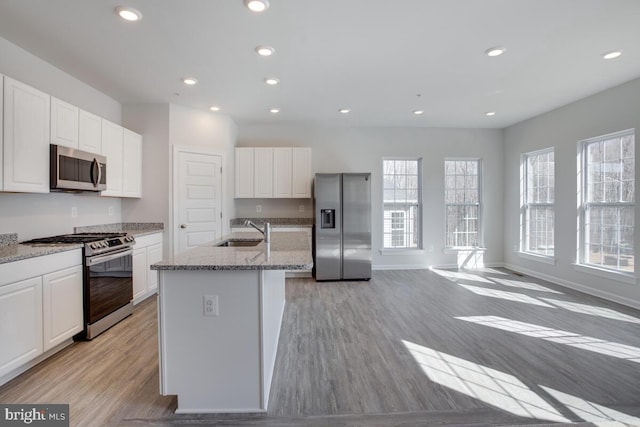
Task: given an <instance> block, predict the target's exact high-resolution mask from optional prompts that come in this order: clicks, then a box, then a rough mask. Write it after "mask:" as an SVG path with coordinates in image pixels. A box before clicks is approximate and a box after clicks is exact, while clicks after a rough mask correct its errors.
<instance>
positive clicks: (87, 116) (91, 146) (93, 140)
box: [78, 110, 102, 154]
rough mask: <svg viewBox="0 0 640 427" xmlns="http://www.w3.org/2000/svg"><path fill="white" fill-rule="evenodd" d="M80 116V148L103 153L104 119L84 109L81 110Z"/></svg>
mask: <svg viewBox="0 0 640 427" xmlns="http://www.w3.org/2000/svg"><path fill="white" fill-rule="evenodd" d="M78 117H79V126H78V148H79V149H80V150H82V151H88V152H89V153H94V154H102V119H101V118H100V116H96V115H95V114H91V113H89V112H87V111H84V110H80V112H79V114H78Z"/></svg>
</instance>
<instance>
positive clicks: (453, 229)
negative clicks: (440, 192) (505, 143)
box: [444, 159, 481, 248]
mask: <svg viewBox="0 0 640 427" xmlns="http://www.w3.org/2000/svg"><path fill="white" fill-rule="evenodd" d="M444 180H445V182H444V185H445V187H444V198H445V220H446V237H445V238H446V242H445V244H446V247H447V248H469V247H478V246H480V245H481V235H480V160H478V159H452V160H445V162H444Z"/></svg>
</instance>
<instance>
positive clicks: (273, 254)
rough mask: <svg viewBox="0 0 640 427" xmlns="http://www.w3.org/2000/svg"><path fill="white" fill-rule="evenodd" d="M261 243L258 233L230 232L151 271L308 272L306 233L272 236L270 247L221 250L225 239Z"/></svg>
mask: <svg viewBox="0 0 640 427" xmlns="http://www.w3.org/2000/svg"><path fill="white" fill-rule="evenodd" d="M229 239H233V240H262V234H260V233H258V232H255V233H250V232H237V233H231V234H228V235H226V236H223V237H221V238H220V239H217V240H214V241H212V242H209V243H207V244H204V245H201V246H198V247H196V248H193V249H189V250H187V251H185V252H183V253H181V254H178V255H176V256H174V257H170V258H166V259H164V260H163V261H161V262H159V263H156V264H153V265H152V266H151V269H152V270H309V269H311V268H312V267H313V258H312V256H311V242H309V237H308V235H307V233H305V232H299V231H298V232H281V233H271V242H270V243H269V244H267V243H265V242H264V241H261V242H260V243H259V244H258V245H257V246H236V247H218V246H216V245H217V244H219V243H221V242H224V241H225V240H229Z"/></svg>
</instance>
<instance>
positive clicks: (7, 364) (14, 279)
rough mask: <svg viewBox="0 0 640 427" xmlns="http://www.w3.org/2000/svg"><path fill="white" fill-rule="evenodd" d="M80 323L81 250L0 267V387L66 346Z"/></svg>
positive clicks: (77, 330) (81, 303)
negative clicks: (56, 349)
mask: <svg viewBox="0 0 640 427" xmlns="http://www.w3.org/2000/svg"><path fill="white" fill-rule="evenodd" d="M83 318H84V317H83V286H82V250H81V249H76V250H72V251H66V252H60V253H57V254H52V255H44V256H40V257H35V258H28V259H24V260H20V261H15V262H9V263H5V264H0V385H1V384H3V383H5V382H7V381H9V380H10V379H12V378H14V377H15V376H17V375H18V374H20V373H21V372H23V371H24V370H26V369H27V368H29V367H30V366H32V365H34V364H35V363H37V362H39V361H40V360H42V359H44V358H45V357H48V356H50V355H51V354H53V353H54V352H55V351H51V352H49V350H52V349H53V348H54V347H56V346H58V349H60V348H63V346H61V344H63V343H64V342H65V341H67V342H69V343H71V338H72V337H73V336H74V335H75V334H76V333H78V332H80V331H81V330H82V328H83ZM47 352H49V353H47Z"/></svg>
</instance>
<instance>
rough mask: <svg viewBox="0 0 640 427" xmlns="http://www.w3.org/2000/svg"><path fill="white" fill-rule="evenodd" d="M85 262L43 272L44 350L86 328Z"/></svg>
mask: <svg viewBox="0 0 640 427" xmlns="http://www.w3.org/2000/svg"><path fill="white" fill-rule="evenodd" d="M82 294H83V289H82V266H80V265H79V266H77V267H71V268H67V269H65V270H60V271H56V272H55V273H50V274H45V275H44V276H42V296H43V299H42V303H43V309H42V313H43V321H42V326H43V330H44V351H47V350H49V349H51V348H53V347H55V346H56V345H58V344H60V343H61V342H63V341H65V340H66V339H68V338H71V337H72V336H74V335H75V334H77V333H78V332H80V331H82V329H83V327H82V323H83V308H82V304H83V301H82Z"/></svg>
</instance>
